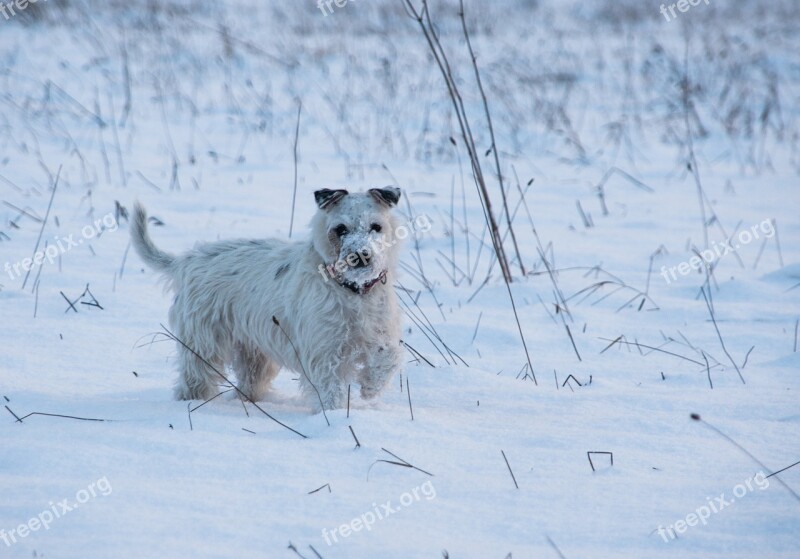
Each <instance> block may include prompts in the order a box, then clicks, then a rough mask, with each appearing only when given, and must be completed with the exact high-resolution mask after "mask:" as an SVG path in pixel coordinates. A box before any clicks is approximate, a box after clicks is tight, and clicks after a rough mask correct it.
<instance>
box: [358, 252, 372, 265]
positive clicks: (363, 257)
mask: <svg viewBox="0 0 800 559" xmlns="http://www.w3.org/2000/svg"><path fill="white" fill-rule="evenodd" d="M356 256H358V260H357V261H356V264H355V266H354V267H355V268H366V267H367V266H369V261H370V260H371V259H372V251H371V250H369V249H368V248H362V249H361V250H359V251H358V252H357V253H356Z"/></svg>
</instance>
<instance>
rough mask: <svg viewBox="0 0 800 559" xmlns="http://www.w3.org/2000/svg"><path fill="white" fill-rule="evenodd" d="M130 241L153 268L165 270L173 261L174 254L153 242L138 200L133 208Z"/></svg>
mask: <svg viewBox="0 0 800 559" xmlns="http://www.w3.org/2000/svg"><path fill="white" fill-rule="evenodd" d="M131 241H132V242H133V247H134V248H135V249H136V252H137V253H138V254H139V256H140V257H141V259H142V260H144V261H145V262H146V263H147V264H148V265H149V266H150V267H151V268H153V269H154V270H158V271H159V272H163V271H166V270H167V269H168V268H169V267H170V266H171V265H172V263H173V262H174V261H175V257H174V256H172V255H171V254H169V253H167V252H164V251H163V250H160V249H159V248H158V247H156V245H154V244H153V240H152V239H151V238H150V235H149V234H148V233H147V212H146V211H145V209H144V207H143V206H142V205H141V204H140V203H139V202H136V204H135V205H134V208H133V223H132V227H131Z"/></svg>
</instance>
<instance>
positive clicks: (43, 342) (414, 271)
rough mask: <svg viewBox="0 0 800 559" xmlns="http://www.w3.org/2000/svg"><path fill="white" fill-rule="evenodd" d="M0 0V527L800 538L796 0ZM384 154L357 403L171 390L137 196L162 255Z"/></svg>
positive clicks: (793, 545) (455, 542) (413, 539)
mask: <svg viewBox="0 0 800 559" xmlns="http://www.w3.org/2000/svg"><path fill="white" fill-rule="evenodd" d="M1 3H2V6H0V202H2V204H0V266H3V269H2V270H1V271H0V315H1V316H2V321H0V397H2V398H3V401H2V404H3V405H4V406H5V408H4V409H3V410H0V411H1V412H2V416H0V417H2V419H0V449H1V450H0V530H1V531H0V557H14V558H18V557H20V558H21V557H51V558H71V557H75V558H78V557H79V558H82V559H85V558H86V557H98V558H114V559H121V558H127V557H131V558H139V557H186V556H192V557H251V556H252V557H290V558H295V557H304V558H307V559H314V558H317V557H324V558H325V559H330V558H336V557H397V558H408V557H431V558H433V557H450V558H453V559H456V558H465V557H475V558H497V559H502V558H506V557H508V558H516V559H520V558H526V557H553V558H557V557H567V558H569V559H576V558H582V557H598V558H602V557H611V556H613V557H631V558H639V557H702V558H713V557H725V558H730V557H755V556H757V557H764V558H772V557H781V558H795V557H797V556H798V550H800V497H798V492H800V467H798V466H795V467H793V468H788V469H786V470H785V471H783V472H781V473H779V474H776V475H772V476H771V475H770V474H773V473H774V472H778V471H779V470H781V469H783V468H786V467H787V466H790V465H792V464H794V463H796V462H797V461H798V460H800V444H798V437H797V434H798V429H799V428H800V398H798V395H797V391H798V390H800V374H799V373H800V357H798V353H797V346H798V318H799V317H800V305H798V303H800V248H799V247H798V240H800V222H799V221H798V209H800V194H798V176H799V175H800V110H799V108H800V103H799V102H800V57H799V56H798V53H800V3H797V2H796V1H794V0H775V1H771V2H765V1H756V0H752V1H741V0H737V1H733V0H710V1H708V2H706V1H705V0H700V1H697V2H696V3H695V2H689V0H681V2H677V3H675V4H672V3H665V4H663V7H662V4H661V3H660V2H657V1H650V0H595V1H591V2H589V1H585V2H576V1H572V0H568V1H564V2H559V1H556V0H538V1H537V0H498V1H492V2H478V1H476V0H466V1H465V2H464V12H463V13H464V17H463V20H462V18H461V16H460V13H461V10H460V7H459V3H458V2H457V1H453V0H431V1H430V4H429V6H428V8H429V9H428V11H427V12H424V11H422V10H423V5H422V2H421V0H411V1H410V6H409V4H407V3H406V2H405V1H404V0H348V1H344V0H339V1H338V3H337V2H327V0H326V1H323V2H322V3H320V4H317V2H316V1H315V0H292V1H281V2H279V1H273V0H269V1H263V0H262V1H256V0H225V1H222V0H219V1H216V2H200V1H180V0H126V1H118V0H110V1H100V0H47V1H45V0H39V1H38V2H35V3H32V2H24V1H20V2H17V3H16V4H10V3H9V1H8V0H2V2H1ZM3 6H4V7H5V8H3ZM22 6H24V7H22ZM412 9H413V10H417V11H418V13H421V15H422V20H421V22H420V21H418V20H416V19H414V18H413V17H412V15H413V14H412V13H411V10H412ZM426 33H427V38H426ZM467 38H468V39H469V43H468V42H467ZM429 40H430V42H429ZM432 48H433V49H434V50H435V51H436V53H437V57H434V56H433V55H432V50H431V49H432ZM470 48H471V49H472V50H473V52H474V54H475V64H473V59H472V57H471V56H470ZM442 55H444V57H443V56H442ZM440 64H441V67H440ZM442 69H444V72H445V74H446V75H447V76H448V81H447V82H446V81H445V77H444V76H443V73H442ZM476 69H477V71H478V75H479V76H480V83H478V81H477V80H476ZM448 83H449V84H450V86H451V88H452V89H451V90H450V91H449V88H448V85H447V84H448ZM481 89H482V90H483V93H484V94H485V96H484V95H482V92H481ZM456 92H457V93H456ZM451 94H452V95H453V96H455V100H456V104H455V106H456V107H458V110H456V109H455V108H454V103H453V97H452V96H451ZM487 110H488V114H489V115H490V117H491V124H492V129H491V130H490V128H489V126H488V125H489V122H490V121H489V120H488V119H487ZM464 117H466V122H468V124H469V130H468V131H467V133H466V134H464V133H463V132H462V126H461V125H460V121H459V119H461V122H462V123H464V122H465V121H464ZM468 145H471V146H474V149H468V147H467V146H468ZM498 169H499V175H498ZM478 175H480V176H482V177H483V179H482V180H480V179H476V177H477V176H478ZM387 184H394V185H397V186H399V187H401V188H402V189H403V190H404V193H405V197H404V199H403V202H402V204H401V207H400V211H401V212H402V213H403V214H404V215H406V216H407V217H409V218H412V217H416V216H422V215H425V216H428V217H429V218H430V220H431V222H432V223H433V229H432V230H431V231H430V232H429V233H427V234H424V235H419V236H418V237H416V238H411V239H409V240H408V241H407V242H406V247H405V251H404V255H403V258H402V265H401V275H400V279H399V281H398V283H397V285H395V288H396V289H397V290H398V293H399V294H400V297H401V300H402V302H403V308H404V311H405V316H406V322H405V330H404V338H403V340H404V342H405V344H406V347H407V348H408V363H407V365H406V367H405V368H404V370H403V372H402V376H401V377H399V378H397V379H395V382H394V386H393V388H392V389H391V390H389V391H388V393H387V394H386V395H385V396H384V397H383V398H382V401H381V402H379V403H366V402H362V401H360V400H358V399H355V398H354V401H353V402H352V406H351V409H350V410H349V411H347V410H338V411H336V412H333V413H329V416H330V419H331V424H332V425H331V426H330V427H328V426H327V425H326V423H325V421H324V419H323V418H322V416H321V415H312V413H311V410H310V407H309V406H307V405H306V403H304V402H303V401H301V400H300V399H298V397H297V387H296V384H297V383H296V381H295V379H294V378H293V375H292V374H291V373H289V372H284V373H283V374H282V375H281V377H280V379H279V382H278V392H277V393H276V394H274V395H273V396H272V397H271V398H270V400H269V401H267V402H264V403H263V405H262V407H263V408H264V409H266V410H267V411H268V412H269V413H271V414H272V415H274V416H275V417H277V418H279V419H280V420H281V421H283V422H285V423H287V424H289V425H291V426H292V427H293V428H295V429H297V430H298V431H300V432H302V433H303V434H304V435H306V436H307V437H308V439H302V438H300V437H298V436H297V435H296V434H294V433H292V432H291V431H289V430H286V429H283V428H282V427H281V426H279V425H277V424H276V423H274V422H271V421H270V420H269V419H268V418H266V417H265V416H264V415H262V414H261V413H259V412H258V410H256V409H254V408H253V407H252V406H249V405H248V406H247V408H246V409H243V407H242V404H241V403H240V402H239V401H238V400H236V399H233V398H231V397H229V396H224V397H222V398H218V399H216V400H214V401H213V402H210V403H208V404H206V405H204V406H202V407H198V406H199V405H200V404H201V402H194V403H191V404H190V405H189V408H187V405H186V403H185V402H175V401H172V400H171V384H172V382H173V381H174V379H175V372H174V370H173V360H172V358H173V355H174V350H173V346H172V344H171V342H169V341H166V342H165V340H164V337H163V336H162V335H159V332H160V331H162V327H161V324H162V323H164V324H166V317H167V309H168V306H169V303H170V296H169V295H166V294H163V293H162V290H161V286H160V284H159V282H158V280H157V278H156V276H155V274H154V273H153V272H151V271H150V270H149V269H146V268H145V267H144V265H143V264H142V263H141V262H140V261H139V259H138V258H137V257H136V255H135V254H133V253H132V252H130V251H129V243H128V224H127V219H126V215H127V211H128V210H129V209H130V207H131V205H132V203H133V201H134V200H135V199H139V200H141V201H142V202H143V203H144V204H145V205H146V206H147V207H148V209H149V210H150V212H151V214H152V215H153V216H154V218H155V219H154V221H153V225H154V227H153V236H154V237H155V239H156V242H157V243H158V244H159V246H161V247H163V248H165V249H167V250H170V251H173V252H179V251H181V250H185V249H188V248H190V247H191V246H192V245H193V244H194V243H195V242H197V241H202V240H215V239H221V238H229V237H266V236H277V237H286V236H288V234H289V230H290V223H291V224H292V229H293V230H292V237H293V238H302V237H303V235H305V225H306V223H307V222H308V220H309V219H310V217H311V215H312V213H313V211H314V209H315V206H314V204H313V198H312V192H313V191H314V190H316V189H318V188H322V187H330V188H333V187H340V188H341V187H346V188H351V189H354V190H357V189H366V188H370V187H374V186H384V185H387ZM481 186H483V187H485V189H484V190H483V191H482V190H481V188H480V187H481ZM486 202H490V203H491V207H492V217H493V219H494V220H495V221H496V223H497V227H498V231H499V237H500V238H501V239H502V241H501V242H502V248H503V250H502V252H504V253H505V257H504V258H503V257H502V256H501V258H500V259H498V257H497V255H496V253H497V251H496V250H495V247H494V246H493V243H492V236H491V234H490V232H489V228H488V226H487V220H486V216H485V213H484V204H485V203H486ZM68 239H69V241H68ZM70 241H71V242H70ZM73 243H74V244H73ZM37 253H40V254H41V255H42V256H40V257H39V258H38V259H37V258H36V254H37ZM704 255H705V256H704ZM504 270H505V272H506V273H504ZM506 282H508V283H506ZM509 294H511V295H513V298H514V303H515V306H516V317H515V311H514V308H512V304H511V300H510V298H509ZM517 320H518V321H519V322H517ZM518 324H519V326H518ZM523 339H524V341H525V344H523ZM525 346H527V351H528V355H526V350H525ZM409 390H410V393H409ZM354 393H355V392H354ZM412 413H413V420H412ZM691 413H697V414H700V416H701V418H702V419H701V420H700V421H693V420H692V419H690V414H691ZM43 414H52V415H43ZM97 419H103V420H106V421H94V420H97ZM356 438H357V440H356ZM587 453H598V454H587ZM604 453H613V464H612V459H611V454H604ZM409 464H410V465H413V466H415V467H408V465H409ZM766 476H770V477H766ZM753 480H755V481H753ZM765 484H766V485H765ZM720 495H723V496H724V500H725V501H726V502H727V503H728V504H727V505H726V506H724V508H722V509H719V507H718V506H714V504H715V503H717V502H718V501H715V499H717V498H718V496H720ZM60 503H65V504H67V505H69V508H70V510H66V509H65V508H63V507H62V506H61V505H60ZM385 503H392V504H391V505H390V506H391V507H392V508H393V509H395V510H396V512H395V513H393V514H390V515H388V516H384V515H381V514H378V513H379V512H380V511H381V510H383V509H382V508H381V505H383V504H385ZM706 511H709V512H708V514H707V515H706ZM700 518H702V520H700ZM367 524H368V526H366V525H367Z"/></svg>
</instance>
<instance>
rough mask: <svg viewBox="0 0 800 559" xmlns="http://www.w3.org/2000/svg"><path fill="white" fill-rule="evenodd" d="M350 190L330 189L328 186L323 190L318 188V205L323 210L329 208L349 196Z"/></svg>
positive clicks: (316, 193) (315, 196)
mask: <svg viewBox="0 0 800 559" xmlns="http://www.w3.org/2000/svg"><path fill="white" fill-rule="evenodd" d="M348 194H349V192H347V191H346V190H343V189H340V190H330V189H328V188H323V189H322V190H317V191H316V192H314V199H315V200H316V201H317V206H319V209H321V210H327V209H328V208H331V207H333V206H335V205H336V203H337V202H339V200H341V199H342V198H344V197H345V196H347V195H348Z"/></svg>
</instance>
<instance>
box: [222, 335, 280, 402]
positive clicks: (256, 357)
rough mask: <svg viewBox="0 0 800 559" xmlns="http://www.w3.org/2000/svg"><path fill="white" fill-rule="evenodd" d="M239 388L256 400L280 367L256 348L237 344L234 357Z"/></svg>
mask: <svg viewBox="0 0 800 559" xmlns="http://www.w3.org/2000/svg"><path fill="white" fill-rule="evenodd" d="M233 368H234V369H235V370H236V377H237V379H238V383H237V384H238V386H239V390H241V391H242V392H244V393H245V395H247V397H248V398H250V399H251V400H253V401H254V402H257V401H259V400H262V399H263V398H264V396H265V395H266V394H267V392H268V391H269V387H270V385H271V384H272V379H274V378H275V377H276V376H277V375H278V371H279V370H280V367H278V365H277V363H275V362H274V361H272V360H271V359H270V358H269V357H267V356H266V355H265V354H264V353H262V352H261V351H260V350H258V349H249V348H245V347H244V346H239V347H238V348H237V351H236V355H235V357H234V362H233Z"/></svg>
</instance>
